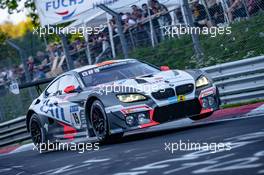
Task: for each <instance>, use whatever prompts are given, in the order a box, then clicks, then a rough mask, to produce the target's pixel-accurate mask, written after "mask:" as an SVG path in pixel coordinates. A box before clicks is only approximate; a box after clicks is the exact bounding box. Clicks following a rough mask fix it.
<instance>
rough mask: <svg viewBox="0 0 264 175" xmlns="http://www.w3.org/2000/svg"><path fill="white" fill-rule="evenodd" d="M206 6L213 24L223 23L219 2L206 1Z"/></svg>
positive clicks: (215, 0)
mask: <svg viewBox="0 0 264 175" xmlns="http://www.w3.org/2000/svg"><path fill="white" fill-rule="evenodd" d="M206 4H207V7H208V11H209V14H210V16H211V18H212V20H213V21H214V24H219V23H224V22H225V17H224V10H223V8H222V5H221V2H219V1H218V0H206Z"/></svg>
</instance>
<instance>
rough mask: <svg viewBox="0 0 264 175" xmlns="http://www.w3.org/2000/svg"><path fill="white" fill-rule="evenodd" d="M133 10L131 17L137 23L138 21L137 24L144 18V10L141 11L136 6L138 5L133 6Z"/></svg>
mask: <svg viewBox="0 0 264 175" xmlns="http://www.w3.org/2000/svg"><path fill="white" fill-rule="evenodd" d="M131 8H132V13H131V15H132V16H131V17H132V18H133V19H134V20H135V21H137V22H139V21H140V20H142V17H143V10H142V9H140V8H139V7H138V6H136V5H132V6H131Z"/></svg>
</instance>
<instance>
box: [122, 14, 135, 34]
mask: <svg viewBox="0 0 264 175" xmlns="http://www.w3.org/2000/svg"><path fill="white" fill-rule="evenodd" d="M124 21H125V25H124V32H127V30H128V29H129V27H131V26H133V25H135V24H136V21H135V20H134V19H133V18H132V16H131V14H130V13H126V18H125V19H124Z"/></svg>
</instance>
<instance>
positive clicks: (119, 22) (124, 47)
mask: <svg viewBox="0 0 264 175" xmlns="http://www.w3.org/2000/svg"><path fill="white" fill-rule="evenodd" d="M98 7H99V8H100V9H102V10H104V11H105V12H106V13H109V14H110V15H112V16H114V17H115V19H116V24H117V32H118V35H119V38H120V42H121V46H122V50H123V54H124V57H125V59H128V47H127V42H126V38H125V35H124V32H123V30H124V29H123V25H122V19H121V16H120V15H119V14H118V13H116V12H114V11H113V10H111V9H110V8H108V7H107V6H106V5H104V4H99V5H98Z"/></svg>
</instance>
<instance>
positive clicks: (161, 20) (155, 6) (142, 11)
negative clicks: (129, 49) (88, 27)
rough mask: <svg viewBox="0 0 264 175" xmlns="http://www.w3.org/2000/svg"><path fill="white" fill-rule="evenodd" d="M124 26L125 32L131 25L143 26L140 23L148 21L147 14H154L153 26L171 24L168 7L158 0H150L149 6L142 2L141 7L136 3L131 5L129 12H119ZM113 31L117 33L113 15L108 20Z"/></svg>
mask: <svg viewBox="0 0 264 175" xmlns="http://www.w3.org/2000/svg"><path fill="white" fill-rule="evenodd" d="M119 15H120V16H121V19H122V24H123V26H124V32H125V33H126V32H127V31H128V29H129V28H131V27H143V26H142V25H143V24H145V23H148V20H147V19H148V18H149V16H150V15H151V16H156V17H157V18H155V19H153V27H154V28H159V26H164V25H171V23H172V18H171V15H170V14H169V13H168V8H167V7H166V6H165V5H164V4H162V3H160V2H159V1H158V0H150V1H149V6H148V4H146V3H144V4H142V5H141V7H139V6H137V5H131V11H130V12H121V13H119ZM110 24H111V26H112V28H113V31H114V32H115V33H117V25H116V19H115V18H114V17H113V18H112V20H111V22H110Z"/></svg>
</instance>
